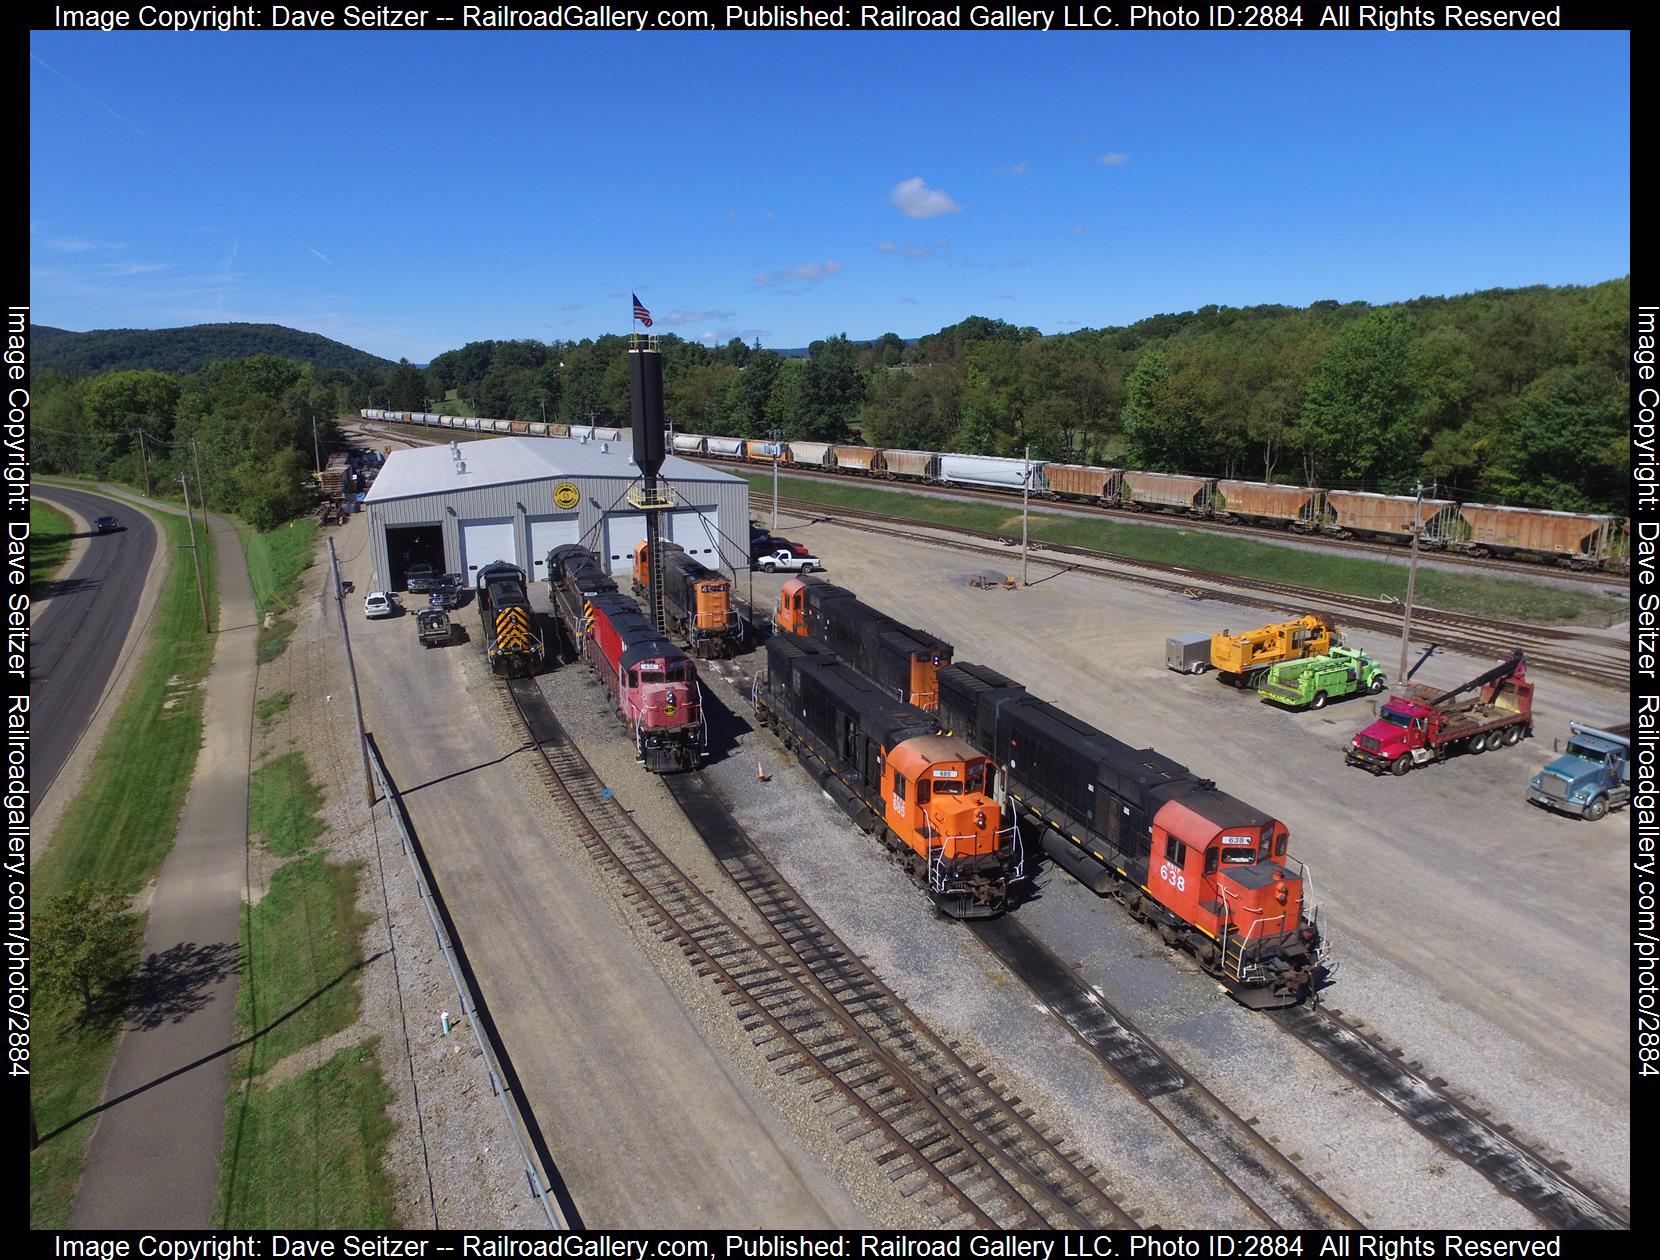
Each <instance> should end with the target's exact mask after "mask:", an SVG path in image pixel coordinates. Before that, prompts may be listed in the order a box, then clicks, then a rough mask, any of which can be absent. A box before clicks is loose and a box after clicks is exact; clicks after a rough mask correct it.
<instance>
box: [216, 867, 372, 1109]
mask: <svg viewBox="0 0 1660 1260" xmlns="http://www.w3.org/2000/svg"><path fill="white" fill-rule="evenodd" d="M357 872H358V865H357V863H355V862H354V863H351V864H349V865H345V866H341V865H336V864H334V863H331V862H325V861H324V860H323V855H322V854H321V853H310V854H307V855H306V856H305V857H301V858H296V859H295V860H294V861H292V862H288V863H286V864H285V865H283V866H280V867H278V868H277V870H276V873H275V874H273V875H272V876H271V886H270V888H269V889H267V890H266V893H265V895H264V896H263V897H261V898H260V899H259V904H258V905H256V906H253V907H251V908H249V909H248V910H246V911H245V913H244V915H243V922H242V958H243V970H242V982H241V983H240V984H239V985H238V986H237V994H236V1018H237V1024H238V1026H239V1028H240V1030H241V1033H242V1035H243V1036H249V1035H251V1036H252V1037H253V1041H252V1042H251V1044H250V1045H248V1046H245V1047H243V1049H242V1051H241V1052H239V1054H238V1057H237V1066H238V1070H239V1072H240V1073H241V1074H243V1075H247V1076H256V1077H257V1076H259V1075H261V1074H262V1073H264V1072H266V1071H269V1070H270V1068H271V1066H272V1065H273V1064H275V1063H277V1062H279V1061H280V1060H282V1059H284V1058H286V1057H287V1056H288V1055H290V1054H293V1053H294V1051H296V1050H298V1049H300V1048H301V1047H302V1046H308V1045H310V1044H311V1043H312V1042H314V1041H320V1040H322V1039H323V1038H324V1037H327V1036H328V1035H329V1034H331V1033H335V1032H338V1031H340V1029H342V1028H345V1027H347V1026H348V1025H349V1024H351V1023H353V1022H354V1021H355V1020H356V1019H357V1013H358V1001H359V999H358V990H357V968H358V966H359V965H360V964H361V963H362V961H363V948H362V944H361V940H362V936H363V928H364V926H365V925H366V924H367V923H368V921H369V920H368V917H367V916H366V915H362V914H360V913H359V912H358V910H357V908H356V901H357Z"/></svg>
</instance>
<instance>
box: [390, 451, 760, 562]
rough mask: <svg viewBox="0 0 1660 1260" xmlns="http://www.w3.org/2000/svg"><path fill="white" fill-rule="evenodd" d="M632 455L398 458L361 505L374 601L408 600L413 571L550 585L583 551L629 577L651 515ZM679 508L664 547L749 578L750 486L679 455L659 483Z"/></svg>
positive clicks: (669, 517)
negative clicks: (638, 504)
mask: <svg viewBox="0 0 1660 1260" xmlns="http://www.w3.org/2000/svg"><path fill="white" fill-rule="evenodd" d="M639 476H640V470H639V469H638V468H637V467H636V466H635V464H634V452H633V447H632V445H631V444H630V442H629V441H628V439H627V435H626V434H625V435H624V440H623V441H621V442H597V441H591V440H589V441H584V440H581V439H578V438H540V437H504V438H492V439H488V440H485V441H480V442H468V443H466V444H465V445H461V444H457V443H451V444H450V445H448V446H427V447H420V448H417V449H415V450H407V451H394V452H392V454H390V455H388V456H387V457H386V463H385V465H384V466H383V467H382V468H381V470H380V474H379V475H378V476H377V477H376V478H375V482H374V485H373V486H371V487H370V489H369V493H368V495H367V496H366V497H365V499H364V502H363V507H364V510H365V511H367V512H368V514H369V546H370V549H371V552H370V556H371V564H372V570H373V574H374V577H373V581H374V587H373V588H372V589H375V590H402V589H403V588H404V585H405V574H406V573H407V572H408V570H409V567H410V565H412V564H420V563H426V564H430V565H432V566H433V568H434V569H435V570H437V571H438V572H440V573H459V574H461V575H462V578H463V580H464V581H465V582H466V583H467V585H469V586H471V585H472V584H473V581H474V579H475V578H477V576H478V571H479V570H480V569H481V568H483V567H484V566H485V565H487V564H490V563H493V562H494V561H497V560H507V561H510V562H512V563H513V564H516V565H518V566H519V567H520V568H521V569H523V570H524V571H525V572H526V573H528V574H529V575H530V578H531V581H533V582H538V581H545V580H546V578H547V556H548V552H549V551H551V550H553V548H555V547H557V546H559V545H560V544H562V543H573V542H579V543H582V544H583V545H584V546H586V547H589V548H591V549H592V550H593V551H594V552H596V553H597V554H598V555H599V556H601V557H602V558H604V559H605V560H606V562H607V563H608V564H609V566H610V569H611V572H613V573H618V572H622V571H624V570H627V569H629V568H630V567H631V566H632V564H633V560H634V543H635V542H636V541H637V540H639V539H641V538H644V537H645V533H646V530H645V515H644V514H643V513H642V512H640V511H639V510H638V509H637V508H635V507H633V506H632V505H631V503H630V502H629V499H630V494H631V492H632V493H633V494H635V495H638V493H639V484H638V479H639ZM659 478H660V483H659V484H660V488H661V487H663V486H666V488H667V491H668V493H669V494H670V495H671V496H672V497H673V499H674V502H675V508H674V509H673V511H672V512H662V513H660V517H661V524H662V527H663V536H664V537H665V538H669V539H672V540H673V541H674V542H677V543H679V544H680V546H682V547H684V548H685V549H686V551H687V552H689V553H690V554H691V555H693V556H696V557H697V558H698V559H699V560H701V561H702V562H703V563H704V564H706V565H708V566H709V567H710V568H711V569H726V570H727V571H728V572H731V573H733V574H734V575H735V574H736V573H737V572H741V571H743V570H745V569H747V568H748V567H749V483H748V482H747V481H745V480H744V479H743V478H742V477H735V476H733V475H732V474H731V473H728V472H722V471H721V470H719V469H715V468H705V467H703V466H701V465H698V464H694V463H692V462H691V461H690V460H685V459H680V458H678V457H677V456H674V455H670V456H668V457H667V458H666V459H665V460H664V461H663V468H662V471H661V473H660V474H659Z"/></svg>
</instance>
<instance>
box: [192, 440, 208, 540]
mask: <svg viewBox="0 0 1660 1260" xmlns="http://www.w3.org/2000/svg"><path fill="white" fill-rule="evenodd" d="M190 458H191V460H192V462H193V463H195V465H196V497H197V498H198V499H200V500H201V501H202V528H203V529H206V528H207V482H205V481H203V480H202V452H201V449H200V448H199V447H198V446H197V445H196V439H195V438H191V439H190Z"/></svg>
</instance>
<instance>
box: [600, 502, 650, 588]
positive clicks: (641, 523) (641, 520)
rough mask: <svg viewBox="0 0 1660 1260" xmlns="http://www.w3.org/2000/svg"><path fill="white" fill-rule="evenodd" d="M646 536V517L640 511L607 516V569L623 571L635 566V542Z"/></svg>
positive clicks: (613, 571) (616, 571)
mask: <svg viewBox="0 0 1660 1260" xmlns="http://www.w3.org/2000/svg"><path fill="white" fill-rule="evenodd" d="M645 536H646V518H645V516H644V515H643V514H642V513H640V512H618V513H617V514H616V515H615V516H608V517H606V518H605V539H604V543H605V555H606V561H605V563H606V569H607V571H608V572H610V573H622V572H625V571H627V570H629V569H632V568H633V567H634V544H635V543H637V542H639V541H640V539H642V538H644V537H645Z"/></svg>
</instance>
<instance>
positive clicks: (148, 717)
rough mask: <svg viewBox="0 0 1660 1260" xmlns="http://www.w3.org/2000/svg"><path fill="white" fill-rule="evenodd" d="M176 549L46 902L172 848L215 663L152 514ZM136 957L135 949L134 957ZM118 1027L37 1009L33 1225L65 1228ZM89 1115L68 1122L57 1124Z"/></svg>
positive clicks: (177, 528) (152, 863) (63, 838)
mask: <svg viewBox="0 0 1660 1260" xmlns="http://www.w3.org/2000/svg"><path fill="white" fill-rule="evenodd" d="M154 516H155V520H156V523H157V526H158V528H159V529H160V530H161V536H162V539H163V542H164V545H166V546H167V547H168V548H169V549H170V551H171V552H172V563H171V565H170V566H169V568H168V571H167V577H166V579H165V581H164V584H163V587H162V591H161V595H160V597H159V598H158V599H157V602H156V611H155V617H154V620H153V621H152V623H151V638H150V643H149V646H148V647H147V648H146V650H145V653H144V657H143V659H142V661H141V662H140V664H139V666H138V669H137V672H136V674H135V675H134V679H133V682H132V684H131V688H130V690H129V692H128V694H127V697H126V699H125V700H124V701H123V702H122V703H121V707H120V708H118V709H117V710H116V712H115V716H114V717H113V718H112V719H111V721H110V726H109V730H108V732H107V733H106V735H105V736H104V740H103V743H102V745H101V746H100V748H99V751H98V754H97V756H96V757H94V758H93V762H92V767H91V770H90V772H89V773H88V775H87V780H86V783H87V786H86V787H85V788H83V789H82V790H81V793H80V795H79V796H77V797H76V798H75V800H74V801H73V802H71V803H70V805H69V807H68V808H67V809H66V810H65V812H64V815H63V817H62V819H61V820H60V821H59V823H58V826H57V829H56V831H55V832H54V833H53V838H52V843H51V847H50V848H48V849H47V851H46V852H45V853H44V854H43V855H42V856H41V858H40V860H39V861H38V862H37V863H36V864H35V866H34V870H33V887H32V889H31V894H32V896H33V898H34V899H35V900H36V901H37V902H41V903H44V902H45V901H46V900H47V899H48V898H50V897H52V896H53V895H55V894H57V893H60V892H63V891H65V890H66V889H68V888H71V887H73V886H74V885H76V884H78V883H80V882H82V881H83V880H93V879H102V880H108V881H110V882H111V883H113V884H115V885H116V886H117V887H119V888H121V889H123V890H125V891H127V892H137V891H139V889H141V888H142V887H143V886H144V884H145V882H146V881H147V880H149V879H150V877H151V876H152V875H154V874H155V872H156V871H157V870H158V869H160V867H161V863H162V859H164V858H165V857H166V856H167V852H168V850H169V849H171V848H172V846H173V839H174V837H175V835H176V834H177V833H178V827H179V814H180V813H181V812H182V811H183V809H184V800H185V796H186V794H187V793H188V792H189V791H190V781H191V777H192V775H193V774H194V773H195V769H196V754H197V752H198V751H199V750H200V748H201V745H202V691H201V683H202V680H203V679H204V678H206V676H207V672H208V668H209V666H210V665H211V664H212V660H213V641H212V639H211V638H209V637H208V636H207V635H204V634H203V633H202V617H201V610H200V608H199V607H198V605H197V602H196V578H195V575H194V573H193V571H192V566H191V564H190V560H189V558H188V557H187V556H184V555H182V554H180V553H179V552H178V550H177V549H178V548H179V547H181V546H184V545H186V544H188V542H189V541H190V539H189V530H188V529H187V528H186V525H185V521H184V518H183V517H174V516H172V515H170V514H167V513H159V512H158V513H155V514H154ZM201 541H202V544H203V545H202V581H203V583H204V585H205V586H206V589H207V594H208V607H209V608H213V609H216V608H217V607H218V599H217V593H216V588H217V582H216V570H215V567H214V563H213V560H214V556H213V546H212V542H211V540H209V539H201ZM137 962H138V957H137V954H136V953H135V954H134V956H133V958H132V959H131V963H132V964H133V965H134V966H136V965H137ZM119 1031H120V1019H119V1017H118V1015H117V1014H114V1013H107V1012H106V1013H104V1014H101V1015H100V1016H98V1017H97V1018H94V1019H90V1020H83V1019H81V1018H80V1012H79V1005H78V1003H69V1004H52V1003H50V1002H44V1001H37V1004H36V1006H35V1026H34V1047H33V1056H32V1059H31V1064H32V1068H33V1072H34V1076H33V1078H32V1082H31V1083H32V1086H33V1088H32V1090H31V1097H32V1098H33V1100H34V1104H35V1116H36V1122H37V1124H38V1125H39V1129H40V1133H41V1135H42V1137H43V1138H45V1137H46V1135H48V1134H53V1135H54V1136H52V1137H51V1138H50V1139H49V1140H46V1141H43V1142H42V1144H41V1146H40V1147H39V1148H38V1149H36V1150H35V1151H34V1152H33V1153H32V1154H31V1155H30V1157H29V1220H30V1224H31V1225H32V1226H33V1227H34V1228H36V1229H55V1228H62V1227H63V1225H64V1224H66V1223H67V1221H68V1219H69V1208H70V1203H71V1201H72V1198H73V1195H74V1190H75V1183H76V1181H77V1180H78V1179H79V1178H80V1175H81V1168H82V1166H83V1164H84V1162H85V1156H86V1143H87V1139H88V1138H89V1137H90V1136H91V1132H92V1125H91V1124H90V1123H88V1122H87V1121H88V1120H90V1118H91V1117H89V1116H88V1115H87V1113H88V1112H89V1111H90V1110H91V1109H92V1108H94V1107H96V1106H97V1104H98V1099H99V1096H100V1095H101V1094H102V1093H103V1089H104V1077H105V1075H106V1074H107V1073H108V1071H109V1064H110V1059H111V1058H112V1057H113V1055H114V1053H115V1042H116V1035H117V1033H118V1032H119ZM77 1117H85V1118H84V1119H82V1120H81V1121H80V1122H79V1123H77V1124H75V1125H74V1126H73V1127H71V1128H69V1129H66V1130H64V1131H63V1132H61V1133H59V1132H57V1130H59V1129H60V1128H62V1127H63V1126H64V1125H67V1124H69V1123H70V1121H72V1120H75V1119H76V1118H77Z"/></svg>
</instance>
